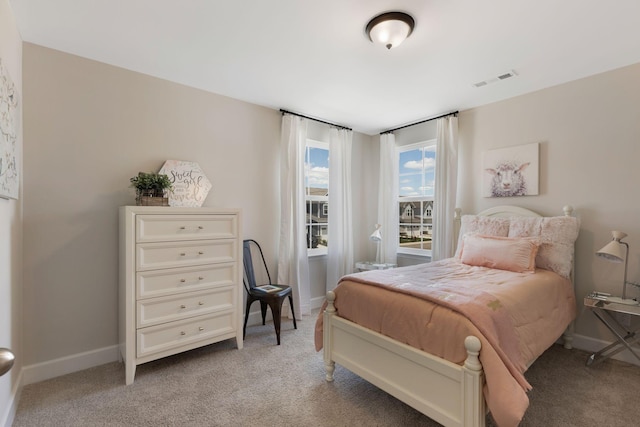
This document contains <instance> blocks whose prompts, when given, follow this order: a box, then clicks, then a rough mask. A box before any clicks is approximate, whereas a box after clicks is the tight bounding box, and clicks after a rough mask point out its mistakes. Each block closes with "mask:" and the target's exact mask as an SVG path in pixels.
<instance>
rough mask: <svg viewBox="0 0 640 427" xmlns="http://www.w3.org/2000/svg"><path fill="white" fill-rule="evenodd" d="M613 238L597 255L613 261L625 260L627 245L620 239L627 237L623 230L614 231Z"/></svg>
mask: <svg viewBox="0 0 640 427" xmlns="http://www.w3.org/2000/svg"><path fill="white" fill-rule="evenodd" d="M611 234H612V235H613V240H612V241H610V242H609V243H607V244H606V245H605V246H604V247H603V248H602V249H600V250H599V251H597V252H596V255H597V256H599V257H601V258H604V259H606V260H608V261H611V262H623V261H624V260H625V258H626V251H625V250H626V247H625V246H624V244H623V243H621V242H620V240H622V239H624V238H625V237H627V234H626V233H623V232H622V231H612V232H611Z"/></svg>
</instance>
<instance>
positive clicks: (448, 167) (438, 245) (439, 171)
mask: <svg viewBox="0 0 640 427" xmlns="http://www.w3.org/2000/svg"><path fill="white" fill-rule="evenodd" d="M437 124H438V130H437V137H436V138H437V139H436V183H435V186H436V188H435V201H434V207H433V242H432V247H431V259H432V260H433V261H437V260H440V259H444V258H449V257H452V256H453V253H454V250H455V244H456V242H455V241H454V235H455V233H454V216H455V207H456V191H457V185H458V118H457V117H454V116H448V117H443V118H441V119H438V122H437Z"/></svg>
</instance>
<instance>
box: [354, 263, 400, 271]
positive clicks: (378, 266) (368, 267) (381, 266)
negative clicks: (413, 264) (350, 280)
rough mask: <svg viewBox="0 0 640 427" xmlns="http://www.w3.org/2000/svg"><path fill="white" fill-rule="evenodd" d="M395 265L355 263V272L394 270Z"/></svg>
mask: <svg viewBox="0 0 640 427" xmlns="http://www.w3.org/2000/svg"><path fill="white" fill-rule="evenodd" d="M397 266H398V265H397V264H386V263H378V262H371V261H360V262H356V270H358V271H368V270H388V269H390V268H396V267H397Z"/></svg>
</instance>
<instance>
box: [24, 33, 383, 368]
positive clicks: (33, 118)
mask: <svg viewBox="0 0 640 427" xmlns="http://www.w3.org/2000/svg"><path fill="white" fill-rule="evenodd" d="M24 79H25V82H26V84H25V87H26V90H25V128H26V131H25V141H26V143H25V218H24V222H25V224H24V228H25V353H26V355H27V360H26V363H27V364H36V363H39V362H47V361H51V360H54V359H57V358H61V357H65V356H70V355H76V354H79V353H82V352H87V351H94V350H98V349H101V348H107V347H109V346H113V345H115V344H116V342H117V316H116V313H117V299H116V298H117V277H118V276H117V267H118V264H117V245H116V244H117V234H116V227H117V207H118V206H120V205H124V204H133V203H134V195H133V190H132V189H130V188H128V185H129V178H130V177H131V176H133V175H135V174H136V173H137V172H138V171H154V170H158V169H159V168H160V167H161V166H162V163H163V162H164V160H166V159H177V160H190V161H198V162H199V163H200V165H201V167H202V169H203V170H204V172H205V173H206V175H207V177H208V178H209V180H210V181H211V182H212V183H213V188H212V190H211V192H210V193H209V196H208V198H207V199H206V201H205V206H221V207H239V208H241V209H242V212H243V224H242V226H243V235H244V237H246V238H248V237H251V238H255V239H257V240H258V241H260V242H262V244H263V246H264V249H265V252H266V256H267V258H268V259H269V260H270V263H271V267H272V271H274V272H275V266H276V262H275V259H276V244H277V241H278V238H277V236H278V227H279V220H278V213H279V199H278V197H279V196H278V195H279V176H280V172H279V150H278V146H279V142H280V121H281V120H280V118H281V116H280V113H279V112H278V111H277V110H273V109H269V108H264V107H260V106H256V105H252V104H248V103H245V102H242V101H237V100H234V99H230V98H226V97H223V96H219V95H215V94H211V93H207V92H204V91H200V90H196V89H192V88H189V87H185V86H181V85H178V84H175V83H171V82H168V81H164V80H160V79H157V78H153V77H149V76H145V75H142V74H138V73H134V72H130V71H127V70H124V69H120V68H116V67H112V66H109V65H105V64H103V63H99V62H95V61H90V60H87V59H82V58H79V57H76V56H72V55H68V54H65V53H62V52H58V51H54V50H51V49H47V48H44V47H40V46H36V45H32V44H28V43H26V44H25V46H24ZM369 142H370V137H368V136H366V135H362V134H357V133H356V134H355V135H354V151H357V152H360V153H362V152H364V151H365V150H364V148H363V146H364V145H366V144H367V143H369ZM354 158H355V156H354ZM360 161H361V160H360V158H357V159H356V160H354V163H358V162H360ZM357 179H358V180H362V178H360V177H358V178H357ZM358 212H359V211H358ZM372 221H374V220H371V222H372ZM324 262H325V260H324V258H319V259H317V260H314V261H313V264H314V268H315V270H314V271H315V274H313V275H312V296H315V297H322V296H323V295H324V276H323V275H324ZM256 309H257V308H256Z"/></svg>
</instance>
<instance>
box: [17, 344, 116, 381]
mask: <svg viewBox="0 0 640 427" xmlns="http://www.w3.org/2000/svg"><path fill="white" fill-rule="evenodd" d="M118 360H120V356H119V352H118V346H117V345H112V346H109V347H103V348H99V349H96V350H90V351H86V352H84V353H77V354H73V355H70V356H65V357H61V358H59V359H54V360H49V361H47V362H42V363H36V364H34V365H29V366H25V367H24V368H22V374H24V377H23V381H24V384H23V385H29V384H33V383H37V382H40V381H44V380H48V379H50V378H55V377H59V376H61V375H66V374H70V373H72V372H77V371H82V370H84V369H88V368H92V367H94V366H99V365H104V364H105V363H110V362H115V361H118Z"/></svg>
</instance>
